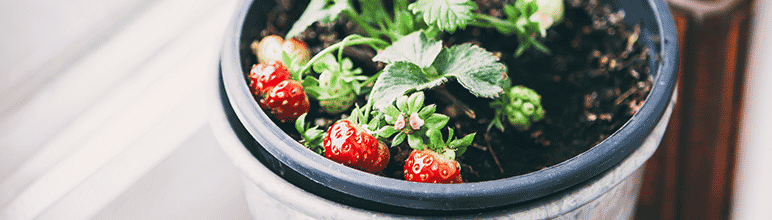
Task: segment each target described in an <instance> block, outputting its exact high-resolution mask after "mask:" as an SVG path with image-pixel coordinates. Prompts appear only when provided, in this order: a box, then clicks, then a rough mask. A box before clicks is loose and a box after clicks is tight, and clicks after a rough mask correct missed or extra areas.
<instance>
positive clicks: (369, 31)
mask: <svg viewBox="0 0 772 220" xmlns="http://www.w3.org/2000/svg"><path fill="white" fill-rule="evenodd" d="M343 13H344V14H346V16H348V17H349V18H351V20H354V22H356V23H357V24H358V25H359V26H360V27H362V29H364V30H365V32H366V33H367V35H368V36H370V37H378V36H379V35H380V33H381V32H380V31H377V30H375V29H373V27H371V26H370V25H369V24H367V22H365V21H364V20H362V18H361V17H359V15H358V14H357V13H356V12H354V10H353V9H351V8H348V9H345V10H343Z"/></svg>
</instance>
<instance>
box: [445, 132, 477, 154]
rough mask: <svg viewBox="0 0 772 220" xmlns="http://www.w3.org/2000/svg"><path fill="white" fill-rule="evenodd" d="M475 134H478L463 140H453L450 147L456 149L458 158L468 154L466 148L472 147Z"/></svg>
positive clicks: (465, 137) (472, 134) (467, 136)
mask: <svg viewBox="0 0 772 220" xmlns="http://www.w3.org/2000/svg"><path fill="white" fill-rule="evenodd" d="M475 134H476V133H471V134H468V135H466V136H464V137H463V138H461V139H457V140H453V141H452V142H450V147H451V148H454V149H456V156H461V154H464V152H466V148H467V147H469V145H472V141H473V140H474V135H475Z"/></svg>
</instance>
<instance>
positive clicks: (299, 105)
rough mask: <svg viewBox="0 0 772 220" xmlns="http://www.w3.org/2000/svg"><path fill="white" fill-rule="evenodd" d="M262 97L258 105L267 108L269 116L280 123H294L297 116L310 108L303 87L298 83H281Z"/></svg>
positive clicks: (286, 81) (291, 81)
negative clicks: (269, 111)
mask: <svg viewBox="0 0 772 220" xmlns="http://www.w3.org/2000/svg"><path fill="white" fill-rule="evenodd" d="M264 97H265V98H263V99H261V100H260V105H261V106H263V108H266V107H267V108H269V109H270V110H271V114H273V116H274V117H276V119H279V120H280V121H281V122H287V121H289V122H294V121H295V120H296V119H297V118H298V116H300V115H302V114H304V113H307V112H308V109H309V107H310V105H309V103H308V96H306V93H305V91H303V85H301V84H300V82H298V81H293V80H284V81H281V82H280V83H279V84H278V85H276V86H275V87H273V89H272V90H271V92H270V93H268V94H265V95H264Z"/></svg>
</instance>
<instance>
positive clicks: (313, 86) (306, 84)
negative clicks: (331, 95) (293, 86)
mask: <svg viewBox="0 0 772 220" xmlns="http://www.w3.org/2000/svg"><path fill="white" fill-rule="evenodd" d="M302 84H303V90H305V92H306V95H308V96H309V97H311V98H314V99H318V98H319V96H321V95H322V94H327V93H328V92H327V91H326V89H325V88H322V87H319V81H318V80H316V78H314V77H311V76H307V77H306V78H305V79H303V83H302Z"/></svg>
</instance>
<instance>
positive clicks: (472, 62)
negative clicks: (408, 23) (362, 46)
mask: <svg viewBox="0 0 772 220" xmlns="http://www.w3.org/2000/svg"><path fill="white" fill-rule="evenodd" d="M373 60H374V61H380V62H384V63H387V64H388V65H387V66H386V68H385V69H384V70H383V73H381V75H380V77H379V78H378V80H377V81H376V82H375V85H374V87H373V91H372V93H373V97H378V100H377V101H375V107H376V108H378V109H381V108H383V107H385V106H386V105H388V104H389V103H391V102H393V101H394V100H395V99H396V98H397V97H399V96H401V95H403V94H405V93H407V92H411V91H415V90H423V89H430V88H433V87H436V86H439V85H441V84H443V83H445V82H447V81H448V80H449V79H451V78H455V79H456V80H457V81H458V82H459V83H460V84H461V85H463V86H464V87H465V88H466V89H468V90H469V92H471V93H472V94H474V95H476V96H479V97H485V98H492V97H496V96H498V95H499V94H500V93H501V92H502V91H503V90H502V88H501V87H500V86H499V84H500V83H499V81H500V80H501V79H503V78H504V77H503V76H504V75H505V74H506V68H505V66H504V64H501V63H499V62H498V57H496V56H494V55H493V54H492V53H490V52H488V51H486V50H485V49H482V48H480V47H477V46H473V45H471V44H461V45H455V46H453V47H450V48H444V47H443V46H442V42H441V41H434V40H431V39H428V38H427V37H426V36H425V34H424V33H423V32H421V31H419V32H415V33H413V34H410V35H408V36H405V37H403V38H402V39H400V40H399V41H397V42H394V44H393V45H391V46H390V47H388V48H386V49H385V50H383V51H381V52H379V53H378V55H376V56H375V57H373Z"/></svg>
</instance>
